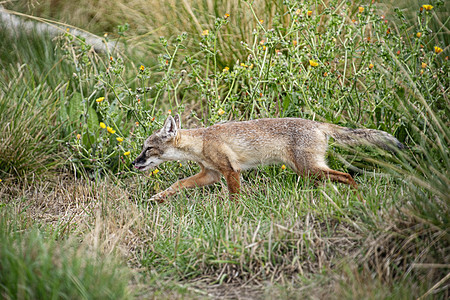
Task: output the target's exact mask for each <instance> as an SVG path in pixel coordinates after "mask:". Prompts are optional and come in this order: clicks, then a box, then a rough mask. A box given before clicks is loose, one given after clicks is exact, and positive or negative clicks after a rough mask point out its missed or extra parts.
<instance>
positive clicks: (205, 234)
mask: <svg viewBox="0 0 450 300" xmlns="http://www.w3.org/2000/svg"><path fill="white" fill-rule="evenodd" d="M432 4H433V6H434V8H432V9H431V10H427V9H424V8H423V7H422V9H420V6H417V8H416V9H415V15H416V18H415V19H414V23H411V22H410V21H411V19H410V18H407V17H405V14H404V11H402V10H392V12H390V14H389V17H384V16H383V15H380V14H379V13H378V8H379V7H376V6H375V5H374V4H367V5H361V6H358V5H349V4H348V3H347V2H346V1H328V2H327V1H325V2H324V3H321V4H320V5H318V4H316V2H314V1H283V3H281V2H271V3H265V5H264V8H263V9H261V7H262V6H261V7H257V5H256V3H254V2H251V1H243V2H239V5H241V6H240V7H239V11H240V12H243V13H242V14H239V13H233V11H232V10H223V9H219V7H218V6H217V9H215V10H216V12H215V13H214V16H215V17H214V18H213V21H212V22H211V20H210V19H211V18H210V17H209V14H208V13H207V8H206V6H207V5H205V8H204V10H202V17H201V18H205V20H208V22H206V21H205V22H203V21H202V22H196V21H195V18H192V19H189V17H186V16H191V14H190V13H189V11H188V10H187V9H186V10H185V11H184V10H183V11H184V13H185V14H186V15H184V16H185V17H184V18H180V20H181V19H182V20H189V22H191V25H192V24H193V25H192V26H185V27H184V28H185V29H186V30H187V31H188V32H187V33H180V32H176V33H174V31H170V32H169V34H168V35H166V36H167V37H161V38H159V45H157V46H155V45H152V48H151V49H148V51H149V53H151V52H152V51H153V52H157V53H160V54H159V55H158V56H157V57H156V58H153V57H149V58H148V59H147V60H142V58H139V59H135V58H134V57H133V56H132V55H130V53H132V51H130V48H133V45H132V44H131V42H132V41H133V38H135V37H136V36H135V35H134V34H135V32H133V30H135V29H136V27H135V24H136V23H132V24H131V26H127V25H124V26H121V27H120V29H119V34H118V35H119V36H120V37H121V39H122V41H124V46H125V47H124V48H125V50H124V51H123V52H115V53H107V54H106V55H102V54H98V53H95V52H94V51H92V49H91V48H90V46H89V45H87V44H86V43H85V41H84V40H83V39H80V38H78V37H75V36H73V35H72V34H71V32H70V31H69V32H66V33H65V34H64V36H62V37H61V39H60V40H59V46H60V49H61V52H62V53H63V54H64V62H63V63H61V62H59V57H57V59H55V57H51V56H49V55H47V54H49V53H52V51H50V50H51V49H52V46H49V45H46V46H45V49H44V50H45V51H43V53H47V54H45V55H42V56H36V57H33V53H32V51H30V52H26V53H25V54H24V55H22V56H20V55H18V56H17V57H15V61H17V62H20V63H21V64H24V66H29V67H28V70H31V71H32V72H26V71H25V70H27V69H26V68H25V67H21V68H18V70H19V71H17V70H15V71H8V70H5V71H2V76H3V77H2V83H5V84H4V85H3V86H4V87H5V88H2V91H1V93H2V94H1V95H0V96H1V98H0V99H1V100H0V104H1V106H0V112H1V113H2V114H1V117H0V118H1V121H2V123H1V125H0V126H3V127H2V130H3V132H5V135H4V137H2V141H3V142H4V141H6V143H3V144H2V146H1V147H3V148H2V150H3V149H6V150H5V151H0V163H1V164H2V165H1V166H2V168H1V172H2V173H1V175H0V176H10V177H12V178H16V177H27V176H35V174H45V173H46V170H48V169H49V168H52V167H53V166H55V165H58V166H59V165H60V164H61V161H62V159H61V158H60V154H61V151H60V150H61V149H64V153H63V155H61V156H62V157H69V159H68V160H67V164H66V166H67V165H69V166H71V167H72V169H73V170H75V172H76V173H75V174H77V172H78V171H81V172H83V174H87V175H88V176H87V177H88V178H89V179H95V180H93V181H92V182H95V183H104V184H110V185H109V186H108V188H106V189H103V190H101V189H99V188H98V186H93V185H91V183H89V181H87V182H88V183H86V186H85V187H83V188H80V189H81V190H83V192H75V191H74V190H72V189H71V188H69V187H67V186H72V185H73V186H78V185H79V184H80V183H78V182H76V181H74V182H73V184H68V185H67V186H62V187H59V186H56V187H53V186H51V185H50V187H45V188H42V191H43V194H45V195H47V194H50V195H55V198H57V199H60V201H61V203H62V204H61V203H59V204H58V205H59V206H64V208H65V209H67V212H66V214H68V215H70V213H72V214H74V215H75V212H74V210H75V208H76V209H79V210H80V211H82V213H78V214H76V215H77V217H78V216H81V215H83V216H85V221H84V222H86V223H88V224H90V225H88V227H89V226H91V227H95V226H94V225H93V221H92V218H91V217H92V216H91V215H92V211H91V209H92V206H97V208H98V210H99V211H101V218H103V219H114V220H116V219H118V220H119V221H117V222H119V223H121V225H120V226H119V225H118V227H119V228H120V229H117V230H118V231H120V233H122V232H126V233H127V234H129V235H130V236H127V242H129V241H132V242H129V244H127V247H128V249H129V252H131V253H132V255H133V259H132V260H130V261H129V264H130V265H131V266H132V267H133V268H136V269H138V270H139V272H141V273H143V274H145V275H146V276H148V278H150V279H149V280H150V281H151V285H152V286H161V285H160V284H161V283H160V282H161V281H166V280H169V281H170V280H173V279H174V280H181V282H182V283H186V282H189V280H194V281H196V282H198V280H199V278H201V279H203V280H204V281H206V282H208V283H211V282H213V283H218V284H226V283H232V284H234V283H236V282H238V283H242V284H243V286H245V285H249V284H252V283H254V282H261V281H268V282H276V283H279V282H282V283H283V284H284V283H286V282H289V284H292V285H293V288H294V290H296V291H297V292H298V293H300V294H301V291H303V290H308V291H309V289H308V287H304V285H310V287H311V289H312V290H314V291H315V293H316V294H317V293H319V294H318V298H324V297H325V296H324V295H327V296H328V295H329V294H330V293H333V292H337V294H336V295H337V296H336V297H339V295H342V297H348V298H352V297H353V298H355V297H357V298H364V297H369V298H370V297H371V296H372V297H376V296H378V295H382V297H396V296H398V295H401V294H403V295H417V294H418V293H420V294H421V295H423V294H426V295H433V296H435V295H436V296H437V297H439V296H440V297H442V298H445V297H446V296H448V291H446V290H445V278H448V277H446V276H448V275H447V273H446V271H447V270H448V265H449V263H450V260H449V259H450V257H449V256H448V253H447V252H448V251H446V249H448V247H449V244H448V241H449V240H450V239H449V232H448V228H449V225H450V224H449V217H448V216H450V212H449V206H448V203H449V201H448V200H449V198H448V195H449V192H450V191H449V186H450V182H449V180H448V178H449V176H448V169H449V167H450V166H449V159H448V149H449V139H450V138H449V130H448V124H449V120H448V116H449V107H450V106H449V105H448V104H449V103H448V96H447V94H448V89H449V86H450V84H449V77H448V74H449V62H448V58H447V55H448V47H447V46H446V44H445V42H443V41H445V39H440V38H439V37H440V35H439V34H440V33H439V34H436V33H435V32H434V31H432V30H431V28H432V27H431V25H432V23H433V18H435V16H436V15H435V11H437V10H439V9H440V8H442V3H440V2H439V1H436V3H432ZM196 5H198V3H197V2H196V4H193V6H192V7H195V8H196V9H197V10H200V9H201V5H198V7H197V6H196ZM215 5H216V4H215ZM270 5H274V6H272V8H270V9H268V8H267V7H271V6H270ZM183 7H184V8H186V7H188V6H187V5H186V4H185V2H184V1H183ZM192 7H191V8H192ZM214 7H216V6H214ZM274 7H275V8H274ZM170 9H173V8H172V7H171V8H170ZM208 9H209V8H208ZM175 10H176V9H175ZM175 10H172V12H173V11H175ZM272 12H275V13H272ZM177 14H179V15H182V14H183V12H182V11H181V10H180V11H178V12H177ZM386 15H387V14H386ZM249 16H250V17H251V19H249V18H248V17H249ZM157 17H160V16H157ZM198 19H200V17H198ZM243 19H245V20H246V22H245V24H242V28H241V27H238V26H236V24H237V23H242V20H243ZM202 20H203V19H202ZM186 22H188V21H186ZM196 23H198V24H205V25H198V26H197V25H195V24H196ZM206 24H209V25H206ZM202 26H204V28H203V27H202ZM192 27H193V28H195V30H192V29H190V28H192ZM174 28H177V27H175V26H174ZM127 30H128V31H127ZM170 30H175V29H173V28H171V29H170ZM238 31H241V33H242V34H237V33H236V32H238ZM105 39H108V38H105ZM138 40H139V38H138ZM153 40H154V39H153ZM241 41H242V42H241ZM139 43H140V42H137V44H136V47H138V46H139ZM23 45H25V46H26V45H28V43H27V42H25V41H23ZM10 46H11V45H6V46H2V47H4V48H2V49H7V48H8V47H10ZM26 47H27V46H26ZM26 47H24V48H26ZM127 47H128V48H127ZM30 48H31V47H30ZM8 49H10V50H8V51H11V49H13V48H8ZM146 50H147V49H146ZM17 51H20V50H18V49H17ZM24 51H25V50H24ZM59 51H60V50H57V52H55V53H60V52H59ZM127 51H130V52H127ZM11 52H14V51H11ZM3 53H4V51H3V52H2V60H3V58H4V57H6V56H5V55H3ZM149 56H150V55H149ZM133 60H135V61H139V64H137V65H135V64H134V63H133ZM45 61H51V62H52V63H51V64H49V65H47V64H45V63H43V62H45ZM155 62H157V65H156V66H154V63H155ZM35 64H36V65H39V70H42V72H41V71H36V69H33V66H34V65H35ZM2 66H5V69H6V68H8V69H10V70H11V69H13V70H14V69H16V65H14V67H11V66H8V65H7V64H4V63H3V62H2ZM50 66H51V67H50ZM49 67H50V68H49ZM47 68H48V69H47ZM40 73H42V74H44V75H42V77H41V76H36V74H40ZM22 78H24V79H25V80H24V84H18V83H16V82H19V79H22ZM10 102H12V103H13V105H8V104H9V103H10ZM21 112H23V113H22V114H21ZM174 113H180V114H182V119H183V122H184V123H186V124H187V125H185V126H184V127H186V128H187V127H195V126H208V125H211V124H214V123H217V122H222V121H228V120H246V119H254V118H262V117H291V116H293V117H304V118H308V119H315V120H319V121H326V122H331V123H336V124H340V125H343V126H347V127H366V128H376V129H381V130H385V131H387V132H389V133H391V134H394V135H395V136H396V137H397V138H398V139H399V140H401V141H402V142H403V143H404V144H405V145H406V146H407V149H406V150H405V151H404V152H399V153H385V152H381V151H378V150H374V149H364V153H367V154H362V153H361V151H360V150H361V149H354V150H351V149H341V148H338V147H337V146H336V145H334V144H332V147H331V148H332V152H333V154H334V155H331V156H330V158H329V160H330V164H332V165H333V167H334V168H349V169H350V170H351V171H352V172H354V175H355V178H356V180H357V182H358V184H359V186H360V190H361V193H362V195H363V198H364V202H360V201H358V199H357V198H356V196H355V195H354V194H353V193H352V191H351V190H350V189H348V188H347V187H344V186H339V187H338V188H337V189H336V187H334V186H333V185H326V186H324V187H314V186H313V184H312V183H311V182H309V180H308V179H303V178H298V177H297V176H296V175H295V174H293V172H292V171H291V170H289V169H283V168H279V166H271V167H265V168H260V169H257V170H255V171H252V172H248V173H245V174H243V177H244V178H243V182H244V184H243V191H244V195H243V197H242V199H241V201H239V203H230V202H229V201H228V200H227V195H226V192H223V190H224V182H220V183H218V184H217V185H216V186H215V187H214V186H213V187H208V188H204V189H196V190H190V191H185V192H184V193H181V194H180V195H177V196H176V197H175V198H174V199H173V201H172V202H168V203H167V204H164V205H153V204H151V203H147V202H146V201H144V200H145V199H148V198H149V197H150V196H151V195H152V194H153V193H154V192H157V191H159V190H160V189H162V188H164V187H166V186H167V185H169V184H170V183H172V182H173V181H174V180H176V179H177V178H178V177H185V176H188V175H191V174H193V173H194V172H196V169H197V167H195V166H193V165H192V164H191V163H186V164H185V163H184V162H183V163H180V162H174V163H166V164H163V165H161V166H160V169H158V170H153V172H151V173H150V174H149V175H148V176H142V174H139V176H137V175H138V174H136V173H135V172H134V171H133V170H131V169H130V163H131V161H132V160H133V158H134V157H136V155H137V154H138V153H139V151H140V148H141V145H142V142H143V140H144V139H145V138H146V137H147V136H148V135H149V134H151V133H152V132H153V131H154V130H156V129H158V128H159V127H160V126H161V124H162V122H163V121H164V119H165V118H166V117H167V115H168V114H174ZM14 124H15V125H14ZM12 125H14V126H15V127H13V128H14V130H11V129H8V128H9V127H11V126H12ZM8 126H9V127H8ZM21 128H27V129H30V131H24V130H20V129H21ZM8 130H9V131H8ZM13 132H14V133H18V134H12V133H13ZM27 132H31V133H32V134H30V135H27ZM5 138H6V139H5ZM22 141H23V142H22ZM66 141H67V144H65V143H64V142H66ZM11 146H12V147H11ZM62 146H67V147H65V148H62ZM11 149H25V150H26V151H23V156H18V155H16V156H17V159H16V158H15V154H17V153H18V152H17V151H10V150H11ZM7 150H8V151H10V152H8V151H7ZM7 153H10V154H8V155H7ZM333 157H335V158H333ZM19 158H20V159H19ZM55 158H57V159H55ZM342 162H344V163H345V166H343V165H342ZM7 164H8V165H7ZM4 166H6V167H4ZM42 166H45V167H42ZM379 167H382V172H383V173H382V174H380V173H379V172H380V168H379ZM15 170H20V171H18V172H16V171H15ZM59 170H61V169H59ZM367 170H370V172H369V171H367ZM392 175H393V176H392ZM69 177H70V178H72V177H71V176H69ZM73 177H78V176H73ZM4 178H6V177H3V179H4ZM0 179H1V178H0ZM8 183H9V182H7V181H3V182H0V195H7V196H8V197H9V195H10V194H15V193H16V194H17V195H16V196H15V197H12V199H13V200H11V202H14V203H16V202H17V203H19V204H20V205H23V206H24V207H20V209H19V208H18V210H19V211H22V212H27V213H28V211H29V210H33V211H39V212H41V213H47V210H49V208H48V207H49V205H50V204H49V203H50V202H53V201H50V200H48V201H47V202H46V201H44V200H43V201H40V202H39V201H31V200H30V199H34V198H33V197H31V196H29V195H30V194H31V195H41V194H42V193H40V191H41V190H38V191H37V192H35V191H33V192H28V191H25V190H24V191H22V192H21V191H18V192H14V193H13V192H11V191H10V190H11V188H6V186H7V184H8ZM113 187H114V188H113ZM217 187H219V188H217ZM115 188H118V189H120V190H119V191H114V192H111V190H114V189H115ZM225 190H226V189H225ZM60 191H62V192H61V193H63V195H62V196H59V195H57V194H58V193H59V192H60ZM83 193H84V194H83ZM22 194H23V195H26V196H21V195H22ZM80 194H82V195H80ZM46 198H47V196H46ZM80 198H83V199H85V200H84V201H83V202H81V203H80V202H78V199H80ZM51 200H54V199H51ZM65 201H66V202H65ZM110 202H114V203H120V205H118V206H117V207H116V206H115V207H108V205H107V204H105V203H110ZM65 205H67V206H65ZM4 207H5V205H3V204H2V206H0V208H1V209H4ZM28 208H30V209H28ZM59 210H61V209H59ZM51 211H58V209H56V208H54V209H51ZM130 211H133V212H136V211H138V213H136V215H132V216H130V217H129V219H130V220H132V221H128V220H127V221H126V222H125V221H123V219H122V218H121V217H122V216H123V215H127V213H130ZM69 212H70V213H69ZM43 223H45V222H44V221H43ZM40 230H41V231H45V230H42V228H41V229H40ZM86 230H87V231H89V230H91V229H86ZM62 232H63V233H61V235H62V236H64V234H65V232H66V231H64V230H63V231H62ZM66 234H67V235H68V236H69V235H70V234H69V233H66ZM119 235H120V234H119ZM110 236H115V234H114V233H111V234H110ZM39 239H40V240H45V242H42V243H43V244H45V243H46V242H47V240H48V238H47V237H44V238H39ZM109 242H110V240H108V243H109ZM5 243H6V244H7V246H5V248H2V249H6V250H8V249H11V248H14V247H16V244H20V243H16V242H9V241H6V242H5ZM114 243H115V242H111V244H113V245H114ZM51 245H52V244H50V246H51ZM44 246H45V245H44ZM45 247H46V246H45ZM6 250H5V251H6ZM8 251H10V250H8ZM51 254H52V253H51ZM53 254H54V253H53ZM53 254H52V255H53ZM52 255H50V256H51V257H54V255H53V256H52ZM0 273H1V272H0ZM369 279H370V280H369ZM48 280H49V281H51V282H53V281H54V280H55V279H51V278H50V279H48ZM68 282H70V281H69V279H68ZM443 283H444V284H443ZM64 284H65V283H64ZM299 284H301V285H302V289H296V288H298V286H299ZM336 285H340V286H339V287H337V286H336ZM39 286H40V284H39ZM86 286H89V284H88V283H86ZM175 286H177V288H180V285H178V284H175ZM283 286H285V285H283ZM314 286H316V288H314ZM380 286H383V287H386V289H385V290H383V291H380V289H379V287H380ZM182 288H183V287H182ZM36 290H38V289H36ZM317 291H321V292H317ZM297 292H296V293H295V295H296V296H299V295H297ZM312 295H314V293H313V294H312ZM301 296H304V295H301ZM311 297H314V296H311Z"/></svg>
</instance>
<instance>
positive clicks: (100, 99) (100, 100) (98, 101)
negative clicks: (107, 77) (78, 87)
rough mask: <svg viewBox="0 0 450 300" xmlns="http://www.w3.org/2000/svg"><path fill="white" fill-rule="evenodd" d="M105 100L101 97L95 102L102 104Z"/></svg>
mask: <svg viewBox="0 0 450 300" xmlns="http://www.w3.org/2000/svg"><path fill="white" fill-rule="evenodd" d="M103 100H105V97H100V98H97V99H95V101H96V102H97V103H100V102H102V101H103Z"/></svg>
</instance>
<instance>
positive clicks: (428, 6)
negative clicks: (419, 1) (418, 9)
mask: <svg viewBox="0 0 450 300" xmlns="http://www.w3.org/2000/svg"><path fill="white" fill-rule="evenodd" d="M422 7H423V8H424V9H425V10H432V9H433V5H429V4H424V5H422Z"/></svg>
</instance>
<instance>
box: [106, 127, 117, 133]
mask: <svg viewBox="0 0 450 300" xmlns="http://www.w3.org/2000/svg"><path fill="white" fill-rule="evenodd" d="M106 130H108V132H109V133H116V131H115V130H114V129H112V128H111V127H109V126H108V127H106Z"/></svg>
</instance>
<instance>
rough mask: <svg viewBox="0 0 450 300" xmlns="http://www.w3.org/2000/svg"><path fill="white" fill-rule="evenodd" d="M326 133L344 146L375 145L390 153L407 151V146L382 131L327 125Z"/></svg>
mask: <svg viewBox="0 0 450 300" xmlns="http://www.w3.org/2000/svg"><path fill="white" fill-rule="evenodd" d="M324 131H325V133H326V134H327V135H329V136H331V137H332V138H334V139H335V140H336V141H337V142H338V143H339V144H343V145H348V146H354V145H374V146H378V147H380V148H382V149H385V150H388V151H394V150H396V149H405V146H404V145H403V144H402V143H400V142H399V141H398V140H397V139H396V138H395V137H393V136H392V135H390V134H389V133H387V132H384V131H381V130H375V129H352V128H346V127H341V126H337V125H330V124H327V128H326V129H325V130H324Z"/></svg>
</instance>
